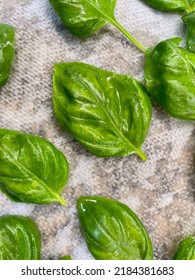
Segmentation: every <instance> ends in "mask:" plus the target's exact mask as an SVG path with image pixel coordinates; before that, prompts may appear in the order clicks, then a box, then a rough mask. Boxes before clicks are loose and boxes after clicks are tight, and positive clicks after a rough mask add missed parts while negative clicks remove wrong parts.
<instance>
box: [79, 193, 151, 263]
mask: <svg viewBox="0 0 195 280" xmlns="http://www.w3.org/2000/svg"><path fill="white" fill-rule="evenodd" d="M77 207H78V214H79V219H80V224H81V229H82V232H83V235H84V237H85V240H86V243H87V246H88V249H89V251H90V252H91V254H92V255H93V256H94V258H95V259H98V260H150V259H153V250H152V244H151V240H150V238H149V236H148V234H147V232H146V230H145V228H144V226H143V225H142V223H141V222H140V220H139V219H138V217H137V216H136V214H135V213H134V212H133V211H132V210H131V209H130V208H129V207H127V206H126V205H124V204H122V203H120V202H117V201H115V200H112V199H108V198H104V197H95V196H94V197H93V196H92V197H80V198H79V199H78V202H77Z"/></svg>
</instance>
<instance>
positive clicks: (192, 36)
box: [182, 12, 195, 53]
mask: <svg viewBox="0 0 195 280" xmlns="http://www.w3.org/2000/svg"><path fill="white" fill-rule="evenodd" d="M182 20H183V21H184V23H185V24H186V26H187V47H188V50H189V51H190V52H194V53H195V12H192V13H189V14H187V15H185V16H183V17H182Z"/></svg>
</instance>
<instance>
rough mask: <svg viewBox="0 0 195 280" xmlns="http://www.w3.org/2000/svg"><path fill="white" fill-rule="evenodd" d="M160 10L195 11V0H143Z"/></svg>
mask: <svg viewBox="0 0 195 280" xmlns="http://www.w3.org/2000/svg"><path fill="white" fill-rule="evenodd" d="M143 1H144V2H145V3H147V4H149V5H150V6H151V7H153V8H155V9H157V10H160V11H180V12H191V11H195V0H143Z"/></svg>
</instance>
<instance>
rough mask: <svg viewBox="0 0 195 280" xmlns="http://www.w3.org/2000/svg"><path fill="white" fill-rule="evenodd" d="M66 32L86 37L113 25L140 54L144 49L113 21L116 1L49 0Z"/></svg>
mask: <svg viewBox="0 0 195 280" xmlns="http://www.w3.org/2000/svg"><path fill="white" fill-rule="evenodd" d="M49 1H50V3H51V5H52V6H53V8H54V9H55V11H56V12H57V14H58V15H59V16H60V18H61V20H62V22H63V23H64V24H65V25H66V27H67V28H68V30H69V31H70V32H71V33H72V34H74V35H75V36H78V37H80V38H82V37H88V36H90V35H92V34H94V33H95V32H96V31H97V30H98V29H99V28H101V27H102V26H104V25H105V24H107V23H111V24H113V25H114V26H115V27H116V28H117V29H119V30H120V31H121V32H122V33H123V34H124V35H125V36H126V37H127V38H128V39H129V40H130V41H131V42H133V44H134V45H136V46H137V47H138V48H139V49H140V50H141V51H142V52H145V51H146V48H145V47H144V46H143V45H142V44H141V43H140V42H139V41H137V40H136V38H134V37H133V36H132V35H131V34H130V33H128V31H127V30H126V29H125V28H124V27H123V26H122V25H121V24H120V23H119V22H118V21H117V20H116V19H115V16H114V9H115V6H116V0H110V1H105V0H74V1H73V0H63V1H61V0H49Z"/></svg>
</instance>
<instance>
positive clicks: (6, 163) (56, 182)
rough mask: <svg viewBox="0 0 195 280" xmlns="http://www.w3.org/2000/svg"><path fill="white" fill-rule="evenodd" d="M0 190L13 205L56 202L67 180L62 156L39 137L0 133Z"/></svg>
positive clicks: (66, 165) (10, 131)
mask: <svg viewBox="0 0 195 280" xmlns="http://www.w3.org/2000/svg"><path fill="white" fill-rule="evenodd" d="M0 163H1V164H0V189H1V190H2V191H3V192H4V193H5V194H6V195H7V196H8V197H9V198H10V199H12V200H13V201H16V202H19V201H20V202H26V203H35V204H44V203H52V202H55V201H57V202H59V203H61V204H62V205H65V201H64V199H63V198H62V197H61V196H60V192H61V191H62V189H63V188H64V185H65V183H66V181H67V178H68V163H67V160H66V158H65V156H64V155H63V154H62V153H61V152H60V151H59V150H57V149H56V148H55V147H54V146H53V145H52V144H51V143H50V142H48V141H46V140H45V139H43V138H40V137H38V136H34V135H30V134H25V133H22V132H18V131H12V130H8V129H0Z"/></svg>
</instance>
